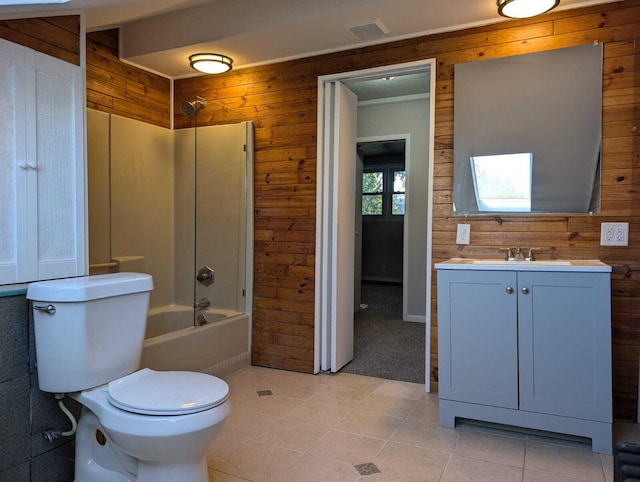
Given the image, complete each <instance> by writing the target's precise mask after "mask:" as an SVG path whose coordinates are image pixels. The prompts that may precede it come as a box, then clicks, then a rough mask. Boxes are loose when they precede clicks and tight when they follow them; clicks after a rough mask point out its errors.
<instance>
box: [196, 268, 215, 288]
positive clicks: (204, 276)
mask: <svg viewBox="0 0 640 482" xmlns="http://www.w3.org/2000/svg"><path fill="white" fill-rule="evenodd" d="M215 278H216V275H215V273H214V271H213V268H210V267H209V266H203V267H202V268H200V270H199V271H198V275H197V276H196V280H198V283H200V284H203V285H205V286H209V285H210V284H212V283H213V282H214V281H215Z"/></svg>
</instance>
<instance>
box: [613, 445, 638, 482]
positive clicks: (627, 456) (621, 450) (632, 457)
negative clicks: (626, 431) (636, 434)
mask: <svg viewBox="0 0 640 482" xmlns="http://www.w3.org/2000/svg"><path fill="white" fill-rule="evenodd" d="M613 463H614V471H615V473H614V476H613V480H614V481H615V482H637V481H638V480H640V445H638V444H629V443H617V444H616V445H615V447H614V449H613Z"/></svg>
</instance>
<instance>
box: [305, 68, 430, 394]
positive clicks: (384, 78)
mask: <svg viewBox="0 0 640 482" xmlns="http://www.w3.org/2000/svg"><path fill="white" fill-rule="evenodd" d="M434 69H435V62H434V61H433V60H428V61H420V62H412V63H407V64H400V65H394V66H388V67H383V68H376V69H368V70H365V71H358V72H349V73H343V74H336V75H331V76H324V77H320V78H319V96H318V97H319V106H318V120H319V123H318V126H319V133H318V202H317V206H318V214H317V231H318V232H317V240H318V241H317V249H316V324H315V326H316V350H315V353H316V364H315V367H316V372H317V371H320V370H328V371H332V372H335V371H338V370H339V369H340V368H342V366H344V365H345V364H346V363H348V362H349V361H350V360H351V358H352V357H353V312H354V310H353V307H354V301H355V300H354V296H355V290H354V289H353V288H351V287H347V289H344V287H345V286H346V284H345V279H346V278H349V279H350V280H351V283H352V286H353V277H354V271H353V270H354V265H353V257H354V244H355V243H354V239H355V236H356V234H355V231H356V229H355V219H354V216H353V215H351V216H349V215H348V212H349V211H350V210H354V209H355V208H354V194H353V193H354V180H355V178H356V176H355V162H356V161H355V152H356V150H355V144H356V140H355V138H356V136H355V135H354V132H356V131H357V133H358V135H359V136H360V135H361V134H362V132H363V131H364V130H366V127H367V124H371V126H373V127H372V129H373V131H371V132H372V134H370V135H389V136H391V135H393V134H394V132H395V133H397V132H398V130H397V129H400V128H402V127H401V125H402V124H403V123H404V124H405V125H408V126H409V127H405V128H403V129H404V130H402V131H400V132H402V133H407V130H406V129H409V130H413V132H414V134H413V135H412V136H411V138H412V139H415V140H416V141H423V143H424V146H425V147H424V148H423V151H422V152H421V153H419V149H417V148H415V145H417V144H415V145H414V142H411V143H410V144H409V145H408V152H409V154H410V155H409V159H410V162H409V165H408V166H407V168H408V170H411V168H412V166H413V165H419V164H411V163H412V162H416V163H417V162H420V163H421V166H420V167H421V168H422V171H424V173H423V174H422V175H416V176H415V178H414V177H413V176H411V174H409V173H407V176H408V178H410V179H414V182H413V184H411V183H408V185H407V193H406V202H407V208H408V209H411V208H416V209H417V208H420V209H422V210H423V212H424V214H423V215H422V216H416V217H415V218H414V220H415V221H414V222H412V223H411V224H409V229H408V235H407V236H406V237H405V241H404V242H405V243H406V244H407V251H406V252H405V254H404V256H403V258H404V261H403V265H404V266H405V267H407V266H408V267H409V268H408V269H406V271H405V273H404V274H403V277H404V278H405V283H404V284H405V286H406V287H408V290H407V291H408V293H414V294H415V293H419V296H409V298H408V302H407V303H406V306H407V309H406V310H403V318H405V315H406V318H408V319H409V320H410V321H423V322H424V330H425V333H426V339H427V340H428V339H429V337H430V329H429V318H430V316H429V314H430V302H429V300H430V278H431V269H430V266H431V199H432V186H431V179H432V177H433V176H432V172H433V124H432V122H431V120H432V119H433V115H434V112H433V111H434V107H433V103H432V102H431V101H430V97H431V96H432V94H433V90H434V84H435V72H434ZM414 74H419V75H418V76H414ZM411 76H414V77H415V78H416V79H417V78H419V77H420V76H422V78H426V79H427V82H428V84H427V85H426V86H425V85H424V82H423V85H422V86H421V88H422V89H423V93H422V94H420V96H421V97H422V98H426V99H427V101H426V103H425V104H424V107H423V109H422V110H423V112H422V118H421V119H422V120H421V121H420V122H418V123H416V122H410V119H409V117H408V116H405V115H404V114H403V113H402V112H403V111H402V109H395V110H392V111H391V113H388V114H385V115H384V116H383V117H381V118H380V117H379V118H378V120H375V116H373V120H365V121H363V122H361V120H360V119H356V113H355V112H356V109H357V108H359V107H363V106H364V107H366V108H370V109H371V110H372V111H380V109H381V107H380V105H381V104H385V103H386V104H392V103H394V104H396V105H399V104H402V103H406V104H407V105H409V103H410V102H411V101H415V100H417V99H416V98H415V97H416V94H415V93H405V94H404V95H394V96H386V98H385V95H382V96H380V93H379V92H378V94H377V95H378V98H377V99H364V100H362V96H361V95H356V94H354V93H353V92H352V90H358V88H359V87H360V86H364V87H366V88H369V87H371V88H372V89H373V90H378V91H380V90H383V89H382V88H383V87H389V86H390V85H391V84H392V83H391V80H393V79H395V78H400V79H402V78H403V77H404V78H405V80H407V79H409V78H411ZM425 89H426V93H425V92H424V90H425ZM390 97H395V100H393V101H389V100H386V99H388V98H390ZM356 103H357V104H358V106H357V107H356ZM363 104H364V105H363ZM385 122H387V123H389V124H390V125H392V126H394V129H393V130H392V131H387V132H374V131H375V129H376V126H377V127H380V126H381V125H382V124H384V123H385ZM407 123H408V124H407ZM417 124H420V125H417ZM345 126H346V127H345ZM345 132H347V133H349V132H350V133H351V136H352V137H353V139H347V140H346V141H345V139H344V137H345V134H344V133H345ZM347 137H348V136H347ZM341 150H342V154H341ZM414 151H415V152H414ZM346 152H349V153H348V154H344V153H346ZM341 156H342V157H341ZM345 156H346V157H345ZM350 163H352V164H353V166H351V165H349V164H350ZM345 164H346V165H347V166H348V167H346V168H345ZM415 172H416V173H418V171H415ZM347 179H348V180H349V185H347V186H345V182H344V181H345V180H347ZM352 212H353V211H352ZM420 220H422V222H423V224H422V226H420ZM420 235H421V236H422V238H421V239H419V238H420ZM416 236H417V238H416ZM416 239H419V241H418V242H415V240H416ZM339 240H340V242H339ZM338 259H340V260H341V261H344V260H347V263H344V262H340V263H338V262H337V260H338ZM416 260H418V261H417V262H416ZM349 262H350V264H349ZM345 266H346V267H345ZM416 268H418V269H416ZM416 273H418V274H416ZM339 288H340V289H339ZM405 311H406V312H405ZM412 318H413V319H412ZM416 318H418V319H416ZM349 325H350V326H349ZM349 336H351V339H350V340H349V339H348V337H349ZM345 338H347V340H346V341H345ZM428 345H429V343H425V347H424V350H425V360H427V362H426V364H425V370H424V372H425V382H426V383H427V389H428V377H427V374H428V373H429V370H428V360H429V346H428Z"/></svg>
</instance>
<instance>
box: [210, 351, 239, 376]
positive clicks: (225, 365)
mask: <svg viewBox="0 0 640 482" xmlns="http://www.w3.org/2000/svg"><path fill="white" fill-rule="evenodd" d="M248 366H251V352H249V351H247V352H245V353H241V354H240V355H236V356H234V357H233V358H229V359H227V360H224V361H221V362H220V363H216V364H215V365H212V366H210V367H209V368H205V369H204V370H202V371H203V372H204V373H207V374H209V375H213V376H214V377H224V376H227V375H230V374H232V373H233V372H235V371H237V370H240V369H241V368H246V367H248Z"/></svg>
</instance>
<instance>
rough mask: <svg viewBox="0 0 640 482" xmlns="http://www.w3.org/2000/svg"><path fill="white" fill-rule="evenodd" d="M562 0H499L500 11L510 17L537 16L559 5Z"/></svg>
mask: <svg viewBox="0 0 640 482" xmlns="http://www.w3.org/2000/svg"><path fill="white" fill-rule="evenodd" d="M559 3H560V0H498V13H499V14H500V15H502V16H503V17H508V18H527V17H535V16H536V15H540V14H543V13H545V12H548V11H549V10H553V9H554V8H556V7H557V6H558V4H559Z"/></svg>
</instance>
